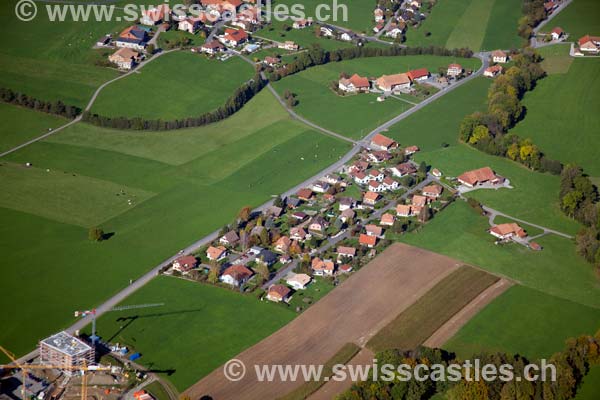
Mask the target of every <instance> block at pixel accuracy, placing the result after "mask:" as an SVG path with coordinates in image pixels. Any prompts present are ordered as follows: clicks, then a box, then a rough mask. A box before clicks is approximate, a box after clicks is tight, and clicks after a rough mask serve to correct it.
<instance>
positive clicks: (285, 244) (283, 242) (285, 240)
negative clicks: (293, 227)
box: [275, 236, 292, 253]
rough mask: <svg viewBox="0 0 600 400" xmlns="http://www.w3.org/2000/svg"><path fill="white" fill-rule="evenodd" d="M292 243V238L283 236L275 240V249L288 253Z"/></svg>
mask: <svg viewBox="0 0 600 400" xmlns="http://www.w3.org/2000/svg"><path fill="white" fill-rule="evenodd" d="M291 245H292V240H291V239H290V238H289V237H287V236H282V237H280V238H279V239H277V242H275V251H277V252H279V253H287V251H288V250H289V249H290V246H291Z"/></svg>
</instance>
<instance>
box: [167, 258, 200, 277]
mask: <svg viewBox="0 0 600 400" xmlns="http://www.w3.org/2000/svg"><path fill="white" fill-rule="evenodd" d="M197 265H198V260H196V257H194V256H183V257H179V258H178V259H177V260H175V261H174V262H173V269H174V270H175V271H179V272H181V273H182V274H187V273H188V272H189V271H191V270H192V269H194V268H196V266H197Z"/></svg>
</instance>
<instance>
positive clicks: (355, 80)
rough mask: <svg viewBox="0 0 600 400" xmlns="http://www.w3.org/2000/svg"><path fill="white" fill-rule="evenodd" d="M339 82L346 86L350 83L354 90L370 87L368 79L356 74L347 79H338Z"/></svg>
mask: <svg viewBox="0 0 600 400" xmlns="http://www.w3.org/2000/svg"><path fill="white" fill-rule="evenodd" d="M340 82H341V83H342V84H344V85H346V86H348V84H350V83H351V84H352V85H353V86H354V87H355V88H368V87H369V86H370V84H369V79H368V78H365V77H362V76H360V75H358V74H354V75H352V76H351V77H350V78H348V79H340Z"/></svg>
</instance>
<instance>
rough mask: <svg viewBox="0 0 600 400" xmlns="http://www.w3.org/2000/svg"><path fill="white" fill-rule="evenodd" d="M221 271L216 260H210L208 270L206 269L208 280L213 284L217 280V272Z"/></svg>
mask: <svg viewBox="0 0 600 400" xmlns="http://www.w3.org/2000/svg"><path fill="white" fill-rule="evenodd" d="M220 272H221V267H220V265H219V264H218V263H217V262H216V261H211V263H210V270H209V271H208V278H207V280H208V282H209V283H212V284H215V283H217V282H219V273H220Z"/></svg>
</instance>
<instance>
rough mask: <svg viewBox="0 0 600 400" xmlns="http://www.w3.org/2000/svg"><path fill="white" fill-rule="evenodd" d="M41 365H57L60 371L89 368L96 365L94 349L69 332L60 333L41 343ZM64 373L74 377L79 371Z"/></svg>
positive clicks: (66, 371)
mask: <svg viewBox="0 0 600 400" xmlns="http://www.w3.org/2000/svg"><path fill="white" fill-rule="evenodd" d="M40 363H41V364H51V365H55V366H56V367H57V368H58V369H61V368H60V367H64V366H68V367H78V366H89V365H92V364H93V363H94V349H93V348H92V347H91V346H89V345H87V344H86V343H84V342H82V341H81V340H79V339H77V338H76V337H74V336H72V335H70V334H68V333H67V332H60V333H57V334H55V335H52V336H50V337H48V338H46V339H44V340H42V341H41V342H40ZM63 372H64V373H65V374H67V375H72V374H74V373H76V372H77V370H68V369H65V370H63Z"/></svg>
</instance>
